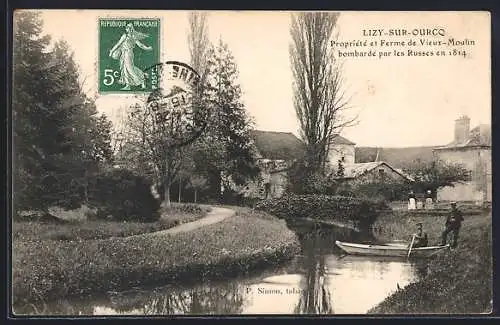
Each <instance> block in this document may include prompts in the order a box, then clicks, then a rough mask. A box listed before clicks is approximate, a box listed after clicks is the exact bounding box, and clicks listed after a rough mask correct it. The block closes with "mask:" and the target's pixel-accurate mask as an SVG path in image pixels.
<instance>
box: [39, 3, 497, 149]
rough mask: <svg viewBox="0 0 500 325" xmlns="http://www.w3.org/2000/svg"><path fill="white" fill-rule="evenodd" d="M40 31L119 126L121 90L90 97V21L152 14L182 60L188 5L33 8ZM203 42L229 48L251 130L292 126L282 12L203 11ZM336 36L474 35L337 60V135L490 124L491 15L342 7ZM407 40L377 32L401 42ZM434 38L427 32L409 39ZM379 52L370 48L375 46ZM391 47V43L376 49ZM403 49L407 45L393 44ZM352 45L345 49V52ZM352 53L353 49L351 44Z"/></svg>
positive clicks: (443, 133)
mask: <svg viewBox="0 0 500 325" xmlns="http://www.w3.org/2000/svg"><path fill="white" fill-rule="evenodd" d="M41 11H42V18H43V20H44V33H45V34H49V35H51V36H52V37H53V38H54V40H58V39H64V40H66V41H67V42H68V43H69V45H70V47H71V48H72V49H73V50H74V57H75V60H76V62H77V64H78V65H79V67H80V71H81V76H82V78H84V79H85V85H84V89H85V90H86V92H87V93H88V94H89V96H91V97H92V98H95V100H96V104H97V107H98V110H99V111H101V112H103V113H105V114H107V115H108V116H109V117H110V119H111V120H112V121H113V122H114V123H115V124H117V125H118V124H119V121H120V116H122V115H123V112H124V109H125V108H126V107H127V105H128V104H130V102H131V98H130V97H128V96H124V95H110V94H107V95H99V94H97V91H96V89H97V87H96V86H97V79H96V77H97V60H98V58H97V52H98V30H97V26H98V25H97V19H98V18H102V17H159V18H161V23H162V50H161V57H162V61H167V60H177V61H184V62H189V52H188V43H187V31H188V22H187V14H188V12H187V11H126V10H108V11H106V10H41ZM208 25H209V38H210V40H211V41H212V42H213V43H216V42H218V40H219V38H220V39H222V40H223V41H224V42H226V43H227V44H228V46H229V48H230V50H231V51H232V53H233V55H234V57H235V60H236V63H237V64H238V68H239V83H240V85H241V88H242V90H243V97H242V101H243V103H244V104H245V107H246V109H247V110H248V112H249V114H250V115H251V116H252V117H253V119H254V121H255V127H256V128H257V129H259V130H268V131H282V132H292V133H294V134H296V135H298V134H299V132H298V122H297V119H296V116H295V110H294V106H293V91H292V73H291V68H290V60H289V52H288V48H289V42H290V39H291V38H290V31H289V28H290V13H289V12H263V11H259V12H255V11H254V12H251V11H209V12H208ZM337 28H338V33H339V39H338V40H339V41H354V40H374V39H377V37H373V38H368V37H364V36H363V30H365V31H368V30H374V29H384V30H385V31H388V30H389V29H391V28H392V29H405V30H409V31H412V30H413V29H425V28H430V29H434V28H442V29H443V30H444V31H445V33H446V36H445V37H444V39H446V40H448V39H449V38H455V39H465V38H467V39H469V40H474V42H475V44H474V45H473V46H465V47H457V48H458V49H462V48H465V49H466V50H467V51H468V52H467V53H468V54H467V56H466V57H461V56H446V57H436V56H434V57H415V56H412V57H408V56H405V57H393V56H391V57H386V58H381V59H379V58H378V57H375V58H372V57H369V58H368V57H362V58H359V57H358V58H351V57H349V58H344V59H343V64H344V69H343V77H344V80H345V83H344V87H345V90H346V92H347V94H348V95H349V96H350V98H351V100H350V106H351V107H352V108H351V110H350V111H349V116H356V115H357V116H358V124H357V125H356V126H353V127H350V128H347V129H345V130H343V132H342V135H343V136H344V137H346V138H348V139H349V140H351V141H353V142H355V143H356V145H357V146H383V147H408V146H428V145H429V146H430V145H442V144H446V143H449V142H451V141H452V140H453V132H454V131H453V130H454V120H455V119H456V118H458V117H459V116H461V115H462V114H466V115H468V116H469V117H470V118H471V126H474V125H476V124H479V123H488V124H489V123H491V84H490V80H491V75H490V74H491V64H490V42H491V41H490V18H489V15H488V14H487V13H484V12H475V13H474V12H473V13H465V12H461V13H458V12H441V13H436V12H434V13H432V12H407V13H405V12H398V13H395V12H393V13H391V12H341V15H340V18H339V21H338V23H337ZM408 38H409V37H408V36H407V37H399V38H397V37H392V38H391V37H388V36H387V37H385V36H383V37H378V40H379V41H380V39H384V40H386V41H395V40H397V41H400V40H406V39H408ZM413 38H414V39H415V40H417V41H418V40H419V39H421V38H422V39H423V38H425V39H428V40H434V39H436V37H434V36H429V37H420V36H418V37H413ZM375 49H377V50H378V49H379V48H375ZM384 49H386V50H387V51H390V52H392V51H393V50H394V49H395V48H394V47H387V48H384ZM402 49H403V51H406V50H407V49H406V48H402ZM352 50H354V48H353V49H352ZM358 50H360V49H359V48H358Z"/></svg>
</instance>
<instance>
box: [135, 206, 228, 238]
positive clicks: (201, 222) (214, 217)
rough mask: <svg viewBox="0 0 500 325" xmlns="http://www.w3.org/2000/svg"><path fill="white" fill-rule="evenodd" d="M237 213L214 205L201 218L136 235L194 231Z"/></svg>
mask: <svg viewBox="0 0 500 325" xmlns="http://www.w3.org/2000/svg"><path fill="white" fill-rule="evenodd" d="M235 214H236V212H235V211H234V210H231V209H227V208H219V207H212V210H211V211H210V212H208V213H207V215H206V216H205V217H203V218H201V219H198V220H195V221H192V222H187V223H183V224H182V225H178V226H175V227H172V228H170V229H166V230H161V231H156V232H152V233H148V234H141V235H136V236H163V235H167V234H177V233H180V232H186V231H192V230H194V229H198V228H200V227H204V226H208V225H211V224H214V223H217V222H221V221H222V220H224V219H226V218H230V217H233V216H234V215H235Z"/></svg>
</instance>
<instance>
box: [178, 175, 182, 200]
mask: <svg viewBox="0 0 500 325" xmlns="http://www.w3.org/2000/svg"><path fill="white" fill-rule="evenodd" d="M181 192H182V177H181V176H179V203H181Z"/></svg>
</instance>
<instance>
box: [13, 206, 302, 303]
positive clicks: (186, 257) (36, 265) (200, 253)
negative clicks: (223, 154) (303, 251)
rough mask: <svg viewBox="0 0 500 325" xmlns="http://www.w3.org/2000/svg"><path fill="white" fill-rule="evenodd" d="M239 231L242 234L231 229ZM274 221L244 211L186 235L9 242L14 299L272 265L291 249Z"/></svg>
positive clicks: (291, 238)
mask: <svg viewBox="0 0 500 325" xmlns="http://www.w3.org/2000/svg"><path fill="white" fill-rule="evenodd" d="M241 229H245V231H244V232H241V231H238V230H241ZM298 249H299V248H298V243H297V241H296V236H295V234H294V233H293V232H292V231H291V230H289V229H288V228H287V227H286V224H285V223H284V222H283V221H280V220H277V219H272V218H268V219H260V218H258V217H255V216H252V215H250V213H249V212H247V213H246V214H240V215H239V216H235V217H231V218H228V219H226V220H224V221H222V222H219V223H216V224H212V225H208V226H206V227H202V228H198V229H196V230H193V231H189V232H183V233H176V234H170V235H168V236H165V235H161V234H159V235H155V234H145V235H141V236H134V237H127V238H110V239H105V240H91V241H71V242H68V241H66V242H57V241H30V242H24V241H17V240H16V241H14V243H13V251H14V252H15V254H13V261H12V263H13V268H12V270H13V302H14V304H16V303H19V302H21V301H23V300H28V301H34V300H37V299H39V298H44V299H55V298H60V297H62V296H82V295H86V294H95V293H96V292H106V291H108V290H120V289H125V288H127V289H128V288H130V287H133V286H138V285H151V284H152V285H156V286H157V285H159V284H161V283H176V284H178V283H179V282H180V281H182V280H189V279H196V281H203V280H206V279H210V278H227V277H228V276H231V275H236V274H245V273H248V272H249V271H251V270H255V269H260V268H262V267H266V266H276V265H278V264H280V263H281V262H284V261H286V260H289V259H290V258H292V257H293V256H294V255H295V254H296V253H297V252H298Z"/></svg>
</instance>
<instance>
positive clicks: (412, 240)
mask: <svg viewBox="0 0 500 325" xmlns="http://www.w3.org/2000/svg"><path fill="white" fill-rule="evenodd" d="M414 241H415V235H413V237H412V238H411V244H410V248H409V249H408V256H407V257H406V258H410V254H411V249H412V247H413V242H414Z"/></svg>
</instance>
